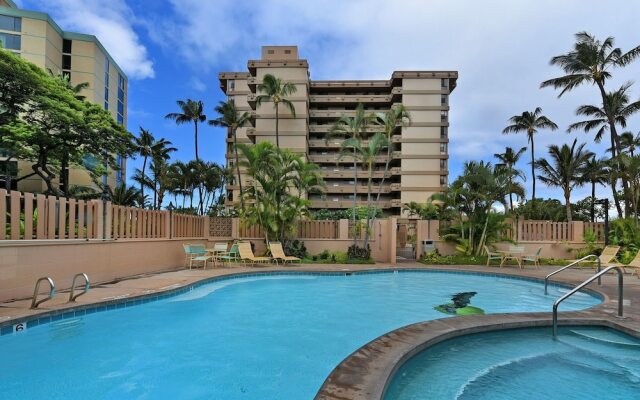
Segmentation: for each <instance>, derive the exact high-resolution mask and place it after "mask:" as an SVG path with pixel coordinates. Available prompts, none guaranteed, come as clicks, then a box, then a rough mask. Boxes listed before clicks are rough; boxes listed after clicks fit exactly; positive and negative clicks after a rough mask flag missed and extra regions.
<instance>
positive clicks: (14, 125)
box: [0, 50, 134, 194]
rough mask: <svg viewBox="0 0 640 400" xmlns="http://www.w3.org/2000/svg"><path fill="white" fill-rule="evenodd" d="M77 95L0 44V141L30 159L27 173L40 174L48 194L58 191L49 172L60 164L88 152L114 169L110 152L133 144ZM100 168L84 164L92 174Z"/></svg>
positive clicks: (80, 160)
mask: <svg viewBox="0 0 640 400" xmlns="http://www.w3.org/2000/svg"><path fill="white" fill-rule="evenodd" d="M77 97H78V96H77V93H74V91H73V88H70V87H69V85H68V82H65V81H64V80H61V79H58V78H56V77H53V76H50V75H49V74H47V73H45V72H44V71H43V70H41V69H40V68H38V67H37V66H35V65H34V64H31V63H29V62H27V61H25V60H23V59H21V58H20V57H18V56H16V55H14V54H13V53H11V52H8V51H4V50H0V110H3V111H4V112H2V113H1V114H0V147H2V148H3V149H4V150H5V151H6V152H8V153H9V154H10V156H11V157H14V158H18V159H22V160H27V161H31V162H32V163H33V165H32V170H33V174H31V175H37V176H39V177H40V178H42V180H43V181H44V183H45V184H46V193H47V194H59V193H60V192H61V190H60V187H58V186H56V184H55V183H54V178H55V177H56V176H57V175H58V174H59V173H60V170H61V169H62V170H64V169H65V168H64V167H66V166H69V165H78V166H80V165H82V163H83V159H84V158H85V157H87V156H91V157H94V158H95V159H97V160H100V163H101V164H106V165H108V166H109V167H110V168H111V169H114V170H115V169H118V168H119V165H118V163H117V160H116V157H115V155H117V154H121V155H125V156H127V155H131V154H132V152H133V150H134V147H133V141H132V140H133V137H132V135H131V134H130V133H129V132H127V131H126V130H125V129H124V128H123V127H122V126H120V125H118V124H117V123H116V121H115V120H114V119H113V117H112V116H111V114H110V113H109V112H108V111H106V110H104V109H103V108H102V107H100V106H98V105H96V104H91V103H88V102H85V101H82V100H80V99H78V98H77ZM101 172H102V171H101V170H97V171H92V170H89V173H90V174H92V175H93V176H94V177H95V176H96V174H97V173H101ZM62 177H63V178H64V177H65V175H64V174H63V176H62ZM21 178H23V177H20V178H18V179H21ZM62 181H63V182H64V181H65V179H62ZM68 190H69V188H68V185H64V186H63V193H64V194H68Z"/></svg>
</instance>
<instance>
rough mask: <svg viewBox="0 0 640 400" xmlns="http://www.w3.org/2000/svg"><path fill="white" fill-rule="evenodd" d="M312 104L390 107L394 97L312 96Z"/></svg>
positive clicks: (378, 95) (358, 95)
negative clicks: (359, 104) (360, 104)
mask: <svg viewBox="0 0 640 400" xmlns="http://www.w3.org/2000/svg"><path fill="white" fill-rule="evenodd" d="M309 99H310V101H311V103H315V104H317V105H330V104H335V105H341V104H350V105H353V104H358V103H362V104H364V105H365V106H366V105H372V104H376V105H383V104H385V105H388V104H389V103H391V102H392V101H393V96H391V95H390V94H389V95H387V94H376V95H360V94H336V95H320V94H312V95H311V96H309Z"/></svg>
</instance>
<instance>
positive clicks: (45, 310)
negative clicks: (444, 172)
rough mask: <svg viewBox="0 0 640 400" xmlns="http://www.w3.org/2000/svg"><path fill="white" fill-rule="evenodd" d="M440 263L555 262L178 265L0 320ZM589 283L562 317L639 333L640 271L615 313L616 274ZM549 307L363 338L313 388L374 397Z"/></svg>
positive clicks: (561, 278) (564, 278)
mask: <svg viewBox="0 0 640 400" xmlns="http://www.w3.org/2000/svg"><path fill="white" fill-rule="evenodd" d="M383 268H386V269H389V268H392V269H410V268H425V269H445V270H458V271H460V270H464V271H475V272H488V273H498V274H506V275H517V276H527V277H533V278H540V279H543V278H544V277H545V275H546V274H548V273H549V272H550V271H553V270H555V269H557V268H558V267H542V268H540V269H533V268H532V267H528V268H526V269H523V270H521V269H518V268H517V267H504V268H498V267H484V266H425V265H423V264H419V263H402V264H398V265H395V266H389V265H388V264H376V265H344V264H332V265H321V264H315V265H301V266H293V267H275V266H268V267H255V268H247V267H240V266H236V267H232V268H216V269H208V270H202V269H192V270H188V269H182V270H177V271H172V272H163V273H157V274H148V275H141V276H134V277H130V278H127V279H122V280H119V281H117V282H111V283H105V284H99V285H96V286H93V287H92V288H91V290H90V291H89V292H88V293H87V294H86V295H83V296H81V297H79V298H78V299H77V301H76V303H68V302H67V301H68V297H69V294H68V292H61V293H58V294H57V295H56V297H55V298H54V299H53V300H52V301H49V302H46V303H43V304H42V305H41V306H40V308H39V309H37V310H31V309H29V307H30V304H31V300H30V299H25V300H18V301H12V302H7V303H0V327H2V326H4V327H7V326H8V325H10V324H13V323H14V322H16V321H19V320H24V319H25V318H27V319H29V318H35V317H37V316H39V315H43V316H44V315H45V314H52V313H55V314H60V313H63V312H65V311H67V310H69V309H71V308H74V307H78V306H80V307H88V306H90V305H92V304H97V303H103V302H110V303H113V302H116V301H121V300H123V299H127V298H133V297H139V296H145V295H153V294H154V293H155V294H159V293H162V292H166V291H170V290H174V289H176V288H179V287H184V286H188V285H190V284H192V283H195V282H198V281H201V280H204V279H208V278H212V277H219V276H224V275H231V274H239V273H247V272H248V273H255V272H267V271H289V272H296V271H363V270H371V269H383ZM593 273H594V271H593V269H581V270H576V269H571V270H567V271H563V272H561V273H560V274H558V275H556V276H555V277H554V279H553V280H554V281H556V282H561V283H566V284H569V285H577V284H578V283H580V282H582V281H584V280H585V279H586V278H588V277H589V276H591V275H593ZM590 288H591V289H593V290H596V291H598V292H600V293H601V294H603V295H604V296H605V301H604V302H603V303H602V304H601V305H598V306H596V307H593V308H591V309H589V310H585V311H579V312H568V313H561V314H560V323H561V324H562V323H564V324H567V323H571V324H587V323H590V324H593V323H597V324H604V325H609V326H615V327H616V328H618V329H622V330H624V331H626V332H628V333H631V334H634V335H636V336H639V337H640V307H638V306H639V305H640V279H638V278H637V277H636V276H631V275H628V274H627V275H625V285H624V290H625V293H624V299H625V306H624V317H623V318H619V317H617V316H616V310H617V293H616V292H617V278H616V276H615V274H611V275H608V276H606V277H604V279H603V285H602V286H597V285H596V283H595V282H594V283H593V284H591V285H590ZM550 319H551V316H550V313H517V314H491V315H484V316H466V317H457V318H447V319H444V320H435V321H427V322H422V323H418V324H414V325H410V326H408V327H405V328H401V329H399V330H396V331H393V332H390V333H388V334H386V335H383V336H381V337H380V338H378V339H376V340H374V341H372V342H370V343H369V344H367V345H365V346H363V347H362V348H360V349H359V350H358V351H356V352H355V353H354V354H352V355H351V356H350V357H349V358H347V359H345V360H344V361H343V362H342V363H341V364H340V365H338V366H337V367H336V369H335V370H334V371H333V372H332V374H331V375H330V376H329V377H328V378H327V380H326V381H325V384H324V385H323V386H322V388H321V390H320V392H319V393H318V396H317V398H318V399H333V400H338V399H379V398H381V394H382V393H383V391H384V388H385V387H386V384H387V380H388V379H389V377H390V376H391V374H392V373H393V371H394V369H395V366H396V364H398V362H401V361H403V360H404V359H406V358H408V357H410V356H411V355H412V354H415V353H416V352H417V351H419V350H421V349H422V348H424V347H426V346H427V345H430V344H433V343H435V342H437V341H441V340H443V339H445V338H448V337H453V336H456V335H459V334H460V333H472V332H478V331H482V330H487V329H495V328H496V327H518V326H531V325H538V326H543V325H549V324H550Z"/></svg>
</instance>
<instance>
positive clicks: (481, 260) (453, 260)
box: [420, 250, 487, 265]
mask: <svg viewBox="0 0 640 400" xmlns="http://www.w3.org/2000/svg"><path fill="white" fill-rule="evenodd" d="M420 262H421V263H423V264H428V265H484V264H486V262H487V257H486V256H469V255H465V254H454V255H450V256H443V255H440V253H439V252H438V250H434V251H431V252H429V253H426V254H423V255H422V257H421V258H420Z"/></svg>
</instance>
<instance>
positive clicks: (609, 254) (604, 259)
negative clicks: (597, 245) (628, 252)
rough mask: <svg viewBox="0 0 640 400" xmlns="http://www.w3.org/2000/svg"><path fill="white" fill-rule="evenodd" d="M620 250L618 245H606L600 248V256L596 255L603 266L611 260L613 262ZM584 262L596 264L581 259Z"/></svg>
mask: <svg viewBox="0 0 640 400" xmlns="http://www.w3.org/2000/svg"><path fill="white" fill-rule="evenodd" d="M619 250H620V246H607V247H605V248H604V249H603V250H602V253H600V256H599V257H598V258H599V259H600V265H601V266H602V267H603V268H604V267H605V266H606V265H608V264H611V263H613V262H615V259H616V254H618V251H619ZM583 262H585V263H589V264H593V265H594V267H595V265H596V263H595V261H592V260H590V261H583Z"/></svg>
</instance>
